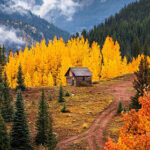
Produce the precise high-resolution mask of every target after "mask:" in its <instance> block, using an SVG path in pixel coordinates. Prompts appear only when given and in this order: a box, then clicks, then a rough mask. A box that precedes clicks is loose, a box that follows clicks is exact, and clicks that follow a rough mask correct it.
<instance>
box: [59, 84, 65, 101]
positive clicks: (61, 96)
mask: <svg viewBox="0 0 150 150" xmlns="http://www.w3.org/2000/svg"><path fill="white" fill-rule="evenodd" d="M64 101H65V100H64V98H63V87H62V85H61V86H60V87H59V96H58V102H59V103H62V102H64Z"/></svg>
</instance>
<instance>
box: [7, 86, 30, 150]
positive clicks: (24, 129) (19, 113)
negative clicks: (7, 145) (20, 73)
mask: <svg viewBox="0 0 150 150" xmlns="http://www.w3.org/2000/svg"><path fill="white" fill-rule="evenodd" d="M10 135H11V136H10V142H11V149H12V150H19V149H21V150H31V149H32V146H31V145H30V142H31V141H30V135H29V129H28V125H27V119H26V114H25V110H24V103H23V99H22V94H21V90H20V89H19V90H17V99H16V112H15V114H14V119H13V125H12V129H11V134H10Z"/></svg>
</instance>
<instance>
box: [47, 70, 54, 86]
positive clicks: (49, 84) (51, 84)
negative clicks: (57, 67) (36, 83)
mask: <svg viewBox="0 0 150 150" xmlns="http://www.w3.org/2000/svg"><path fill="white" fill-rule="evenodd" d="M47 82H48V84H47V85H48V86H53V85H54V80H53V76H52V74H51V72H49V74H48V79H47Z"/></svg>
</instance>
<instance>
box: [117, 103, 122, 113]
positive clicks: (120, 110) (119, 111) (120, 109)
mask: <svg viewBox="0 0 150 150" xmlns="http://www.w3.org/2000/svg"><path fill="white" fill-rule="evenodd" d="M122 111H123V108H122V102H119V104H118V108H117V113H118V114H120V113H121V112H122Z"/></svg>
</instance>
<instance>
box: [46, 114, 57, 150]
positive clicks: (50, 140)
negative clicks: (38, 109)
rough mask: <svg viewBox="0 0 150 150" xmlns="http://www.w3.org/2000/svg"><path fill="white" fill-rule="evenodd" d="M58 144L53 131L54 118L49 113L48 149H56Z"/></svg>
mask: <svg viewBox="0 0 150 150" xmlns="http://www.w3.org/2000/svg"><path fill="white" fill-rule="evenodd" d="M56 144H57V140H56V136H55V134H54V133H53V120H52V117H51V115H49V130H48V142H47V145H48V150H55V148H56Z"/></svg>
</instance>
